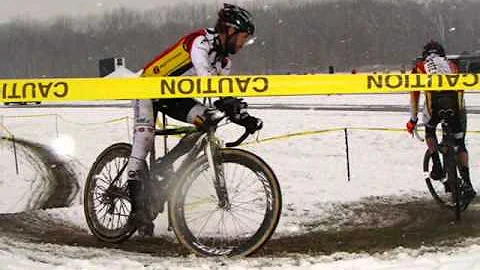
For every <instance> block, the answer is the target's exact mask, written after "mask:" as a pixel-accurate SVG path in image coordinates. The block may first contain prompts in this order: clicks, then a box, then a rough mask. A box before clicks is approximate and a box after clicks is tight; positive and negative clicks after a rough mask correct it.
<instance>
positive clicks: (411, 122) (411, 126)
mask: <svg viewBox="0 0 480 270" xmlns="http://www.w3.org/2000/svg"><path fill="white" fill-rule="evenodd" d="M417 121H418V119H414V118H410V120H408V122H407V131H408V133H410V134H412V136H413V131H414V130H415V127H416V126H417Z"/></svg>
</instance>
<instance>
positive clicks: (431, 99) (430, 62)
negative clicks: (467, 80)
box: [411, 54, 465, 115]
mask: <svg viewBox="0 0 480 270" xmlns="http://www.w3.org/2000/svg"><path fill="white" fill-rule="evenodd" d="M458 72H459V68H458V66H457V65H456V64H455V63H453V62H451V61H448V60H447V59H445V58H444V57H440V56H438V55H435V54H433V55H430V56H429V57H427V59H425V60H422V61H418V62H417V63H416V64H415V67H414V68H413V70H412V73H421V74H453V73H458ZM414 95H416V96H417V97H418V96H419V95H420V92H418V91H416V92H414ZM448 97H450V98H452V99H455V100H456V103H457V104H456V106H457V109H458V110H464V108H465V104H464V98H463V91H426V92H425V107H426V109H427V110H428V113H429V114H430V115H433V110H434V104H436V103H438V100H439V99H442V98H448ZM415 101H417V102H418V98H416V99H415ZM415 101H414V103H413V104H411V105H412V107H415V108H417V107H418V103H417V104H415Z"/></svg>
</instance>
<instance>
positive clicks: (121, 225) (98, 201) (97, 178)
mask: <svg viewBox="0 0 480 270" xmlns="http://www.w3.org/2000/svg"><path fill="white" fill-rule="evenodd" d="M131 150H132V147H131V145H130V144H127V143H117V144H113V145H111V146H110V147H108V148H107V149H105V150H104V151H103V152H102V153H101V154H100V155H99V156H98V157H97V159H96V161H95V163H93V166H92V168H91V169H90V172H89V173H88V177H87V181H86V183H85V191H84V201H83V208H84V213H85V218H86V220H87V224H88V227H89V228H90V231H91V232H92V233H93V235H94V236H95V237H97V238H98V239H100V240H102V241H104V242H109V243H118V242H121V241H123V240H126V239H127V238H129V237H130V236H131V235H132V234H133V233H134V232H135V230H136V228H135V227H134V226H132V224H131V221H130V212H131V205H130V201H129V199H128V198H129V197H128V191H127V173H126V166H127V162H128V159H129V157H130V153H131Z"/></svg>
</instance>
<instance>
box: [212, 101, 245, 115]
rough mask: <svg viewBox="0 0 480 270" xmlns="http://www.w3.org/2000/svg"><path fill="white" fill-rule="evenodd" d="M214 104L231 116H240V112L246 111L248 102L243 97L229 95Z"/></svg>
mask: <svg viewBox="0 0 480 270" xmlns="http://www.w3.org/2000/svg"><path fill="white" fill-rule="evenodd" d="M213 105H215V107H216V108H217V109H219V110H221V111H223V112H225V114H226V115H227V116H228V117H229V118H238V117H239V115H240V114H242V113H243V112H246V109H247V103H246V102H245V101H243V99H241V98H234V97H227V98H222V99H219V100H216V101H215V102H214V103H213Z"/></svg>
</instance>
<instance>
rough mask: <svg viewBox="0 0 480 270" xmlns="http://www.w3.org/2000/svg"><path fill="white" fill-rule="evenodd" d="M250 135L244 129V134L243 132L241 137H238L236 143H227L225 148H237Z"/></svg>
mask: <svg viewBox="0 0 480 270" xmlns="http://www.w3.org/2000/svg"><path fill="white" fill-rule="evenodd" d="M249 135H250V133H249V132H248V131H247V129H246V128H245V132H243V134H242V136H240V137H239V138H238V139H237V140H236V141H234V142H229V143H226V144H225V146H226V147H235V146H239V145H240V144H241V143H242V142H243V141H245V140H246V139H247V138H248V136H249Z"/></svg>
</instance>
